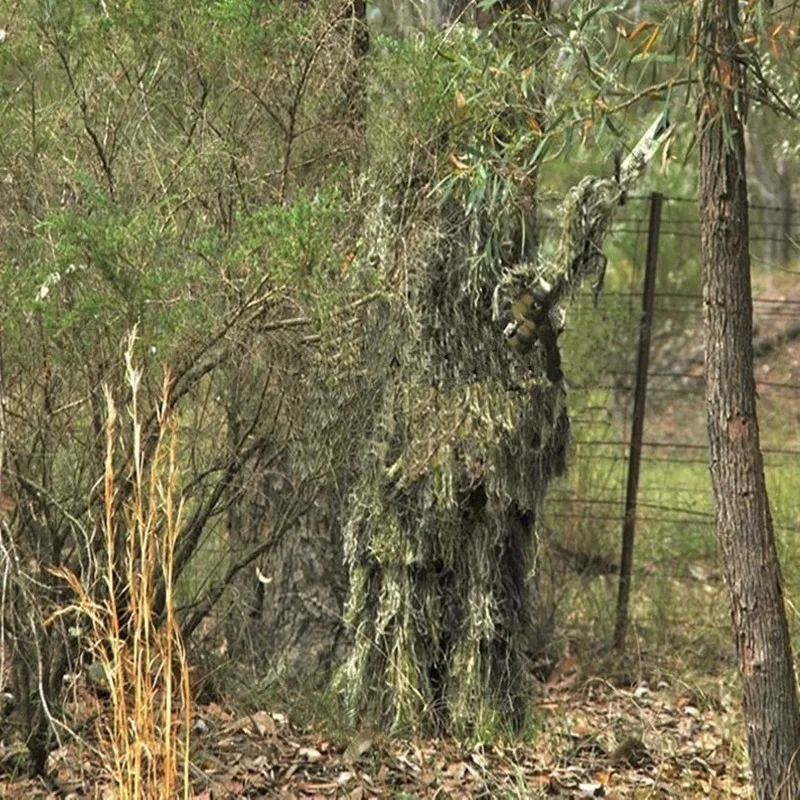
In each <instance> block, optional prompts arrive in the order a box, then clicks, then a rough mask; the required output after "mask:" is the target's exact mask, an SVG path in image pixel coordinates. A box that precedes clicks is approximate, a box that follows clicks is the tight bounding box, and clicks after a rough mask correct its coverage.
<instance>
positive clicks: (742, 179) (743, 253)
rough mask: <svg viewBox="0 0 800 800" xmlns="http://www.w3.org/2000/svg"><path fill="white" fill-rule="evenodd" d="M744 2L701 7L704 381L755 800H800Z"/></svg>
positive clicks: (711, 1) (720, 0)
mask: <svg viewBox="0 0 800 800" xmlns="http://www.w3.org/2000/svg"><path fill="white" fill-rule="evenodd" d="M737 20H738V3H737V2H736V0H702V2H701V4H700V6H699V12H698V19H697V23H698V24H697V48H698V54H699V58H700V66H701V78H702V88H701V92H700V95H699V98H698V114H697V130H698V157H699V196H698V199H699V205H700V219H701V229H702V252H703V322H704V331H705V348H706V359H705V381H706V409H707V421H708V437H709V445H710V469H711V481H712V486H713V492H714V502H715V506H716V531H717V537H718V539H719V543H720V549H721V551H722V559H723V567H724V574H725V583H726V586H727V589H728V595H729V600H730V605H731V618H732V623H733V630H734V635H735V639H736V648H737V652H738V656H739V663H740V669H741V675H742V685H743V691H744V711H745V716H746V720H747V742H748V750H749V753H750V761H751V765H752V769H753V778H754V783H755V789H756V794H757V797H759V798H763V799H764V800H766V799H767V798H770V800H772V798H787V800H788V798H795V797H798V796H800V757H798V748H800V711H799V710H798V698H797V687H796V684H795V676H794V670H793V664H792V651H791V647H790V641H789V629H788V625H787V621H786V613H785V609H784V601H783V590H782V584H781V572H780V566H779V564H778V558H777V553H776V549H775V540H774V534H773V525H772V517H771V515H770V508H769V501H768V497H767V488H766V484H765V481H764V465H763V459H762V455H761V448H760V444H759V432H758V418H757V414H756V403H755V381H754V377H753V342H752V338H753V330H752V293H751V285H750V255H749V233H748V211H747V184H746V170H745V142H744V114H745V108H744V104H745V93H744V82H745V76H744V72H743V67H742V63H741V58H740V54H739V53H738V52H737V50H738V33H739V30H738V22H737Z"/></svg>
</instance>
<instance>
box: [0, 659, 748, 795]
mask: <svg viewBox="0 0 800 800" xmlns="http://www.w3.org/2000/svg"><path fill="white" fill-rule="evenodd" d="M655 680H656V679H654V683H653V684H648V683H644V682H637V683H635V684H631V683H628V684H627V685H622V682H620V681H616V684H615V683H612V682H610V681H608V680H605V679H600V678H590V679H587V678H585V677H583V676H582V674H581V671H580V668H579V666H578V664H577V662H576V661H575V659H572V658H569V657H567V658H565V659H563V660H562V663H561V664H559V665H558V667H557V669H556V671H555V672H554V675H553V678H552V679H551V680H550V682H549V683H547V684H546V685H544V686H543V687H542V692H541V695H540V697H539V698H538V699H537V700H536V702H535V714H534V717H535V723H534V725H533V726H532V732H531V733H529V734H528V735H527V736H526V737H525V738H524V740H519V739H517V740H513V741H512V740H510V739H509V740H505V741H504V740H503V739H502V737H496V738H495V740H494V741H493V742H492V743H491V744H480V743H474V742H473V743H469V744H467V743H459V742H455V741H451V740H443V739H435V740H432V739H419V738H414V739H403V738H390V737H387V736H385V735H383V734H380V733H369V732H364V731H362V732H360V733H359V732H353V731H349V732H344V731H342V730H334V729H332V727H331V725H330V722H328V723H320V724H307V725H303V726H298V725H296V724H293V723H292V722H290V721H289V719H288V718H287V716H285V715H284V714H282V713H279V712H272V711H270V710H268V709H264V710H261V711H256V712H253V713H249V714H243V715H242V714H236V713H234V712H233V711H232V710H230V709H227V708H224V707H223V706H222V705H218V704H210V705H206V706H200V707H197V708H196V709H195V714H194V717H193V732H192V747H191V752H192V757H191V780H192V786H193V792H194V794H193V795H192V796H193V797H194V798H195V800H212V798H235V797H249V798H254V797H283V798H351V800H362V798H363V799H366V798H417V797H420V798H481V797H483V798H538V797H562V798H585V797H610V798H614V797H617V798H673V797H675V798H678V797H681V798H700V797H749V796H750V791H751V790H750V784H749V778H750V776H749V772H748V769H747V766H746V759H745V757H744V754H743V745H742V732H743V729H742V720H741V715H740V713H739V703H738V700H737V699H736V693H735V689H734V688H733V686H731V685H726V684H725V682H724V681H717V682H716V683H714V684H711V683H709V682H708V681H707V680H706V682H705V688H704V689H702V690H701V689H700V688H696V687H695V688H693V687H692V686H690V685H688V684H687V683H685V682H683V681H681V680H677V679H675V680H673V681H670V680H664V679H658V681H657V682H655ZM93 705H94V708H95V709H97V708H98V706H97V703H96V702H95V703H94V704H93V703H89V702H86V698H84V700H83V701H82V702H81V703H80V709H78V708H74V709H72V713H73V714H78V715H82V716H83V717H84V719H83V723H82V724H83V727H84V728H85V729H86V730H80V728H79V732H81V733H82V735H83V736H85V737H86V739H89V740H91V739H93V738H94V737H93V734H92V733H91V731H92V730H93V719H94V718H95V717H94V714H93V713H91V711H90V709H91V708H92V706H93ZM76 722H77V720H76ZM12 755H13V754H12V753H11V752H10V751H4V750H3V748H1V747H0V796H2V797H3V798H6V797H8V798H17V797H20V798H21V797H25V798H29V800H34V799H35V798H47V799H48V800H50V798H52V799H53V800H56V798H71V800H79V799H80V798H102V799H103V800H105V799H106V798H112V797H115V796H116V795H115V792H114V790H113V784H112V783H111V781H110V779H109V777H108V773H107V772H106V771H104V769H103V768H102V765H101V763H100V761H99V760H98V758H97V756H96V755H95V754H93V753H92V749H91V748H90V747H88V746H87V743H86V740H85V741H84V745H83V746H82V747H79V746H78V745H76V744H66V745H65V746H64V747H62V748H59V749H58V750H57V751H55V752H54V753H53V755H52V756H51V760H50V766H51V774H52V775H53V778H54V782H53V783H51V784H50V785H45V783H44V782H43V781H41V780H40V779H30V778H19V779H16V780H12V779H11V778H10V776H9V775H8V773H7V772H6V774H5V775H4V774H3V771H2V770H3V766H4V765H5V766H6V767H8V765H9V764H10V763H11V762H12Z"/></svg>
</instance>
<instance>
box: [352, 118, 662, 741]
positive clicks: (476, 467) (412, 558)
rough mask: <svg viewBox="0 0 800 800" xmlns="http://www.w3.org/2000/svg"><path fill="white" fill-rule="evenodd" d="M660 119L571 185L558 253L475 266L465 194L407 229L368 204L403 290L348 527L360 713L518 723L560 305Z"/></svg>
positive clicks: (443, 724) (443, 721) (559, 469)
mask: <svg viewBox="0 0 800 800" xmlns="http://www.w3.org/2000/svg"><path fill="white" fill-rule="evenodd" d="M665 128H666V123H665V121H663V120H661V121H660V122H659V123H657V124H656V125H654V126H653V127H652V128H651V130H650V131H648V135H646V136H645V138H644V139H643V140H642V142H643V143H644V144H643V143H642V142H640V144H639V145H638V146H637V148H635V149H634V151H633V152H632V153H631V155H630V156H629V157H628V159H627V160H626V162H625V164H624V165H623V168H622V171H621V177H620V178H619V179H603V178H586V179H584V180H583V181H581V182H580V183H579V184H578V185H577V186H576V187H574V188H573V189H572V190H571V191H570V192H569V193H568V195H567V197H566V199H565V201H564V203H563V206H562V209H561V210H562V215H561V216H562V219H563V221H564V222H563V229H562V235H561V239H560V243H559V245H558V247H557V250H556V252H555V253H554V254H553V256H552V257H551V258H550V259H546V258H544V257H542V256H541V254H539V253H538V248H537V249H536V251H535V252H529V254H530V256H531V259H530V260H526V261H524V262H523V263H517V264H508V263H504V262H503V259H502V258H498V259H484V260H482V261H480V262H476V260H475V258H474V257H473V256H474V248H473V247H471V245H470V241H473V242H474V241H476V240H479V239H480V231H478V232H474V231H473V232H471V233H470V234H469V235H465V216H464V213H463V209H461V208H460V207H459V206H458V204H456V203H451V204H449V205H445V206H444V208H442V207H439V208H438V209H437V210H436V213H434V212H433V211H430V213H429V214H426V211H425V209H417V211H416V213H415V219H416V220H417V222H415V224H414V228H413V236H412V235H410V234H409V231H408V229H407V228H406V229H404V228H403V225H402V221H401V223H400V224H398V221H397V219H398V213H397V206H398V202H395V203H394V204H392V203H390V202H388V201H384V204H383V206H382V207H380V208H378V209H377V210H376V211H375V213H374V215H373V217H372V220H371V223H370V224H371V226H372V230H370V231H369V232H368V236H367V237H365V238H367V239H368V241H370V242H371V247H370V258H371V259H372V260H373V263H375V264H378V265H379V266H380V268H381V269H383V270H384V271H385V276H386V279H387V281H388V283H389V285H390V286H392V287H394V288H396V291H397V299H396V300H395V301H393V302H391V303H389V304H387V306H385V307H383V308H382V309H380V311H379V312H378V313H379V315H380V317H379V318H378V319H376V320H374V324H375V330H376V336H383V342H384V346H383V347H376V352H379V353H380V354H381V355H380V358H381V359H382V361H381V364H379V365H377V366H376V367H375V368H376V369H384V370H385V374H384V375H383V376H382V380H383V383H384V390H383V394H382V400H381V404H380V409H379V411H378V414H377V417H376V419H375V421H374V424H373V432H372V445H371V448H370V450H369V451H368V453H366V454H365V456H364V462H363V463H362V465H361V467H362V472H361V479H360V482H359V484H358V486H357V488H356V491H355V493H354V496H353V500H352V505H351V508H350V514H349V518H348V519H347V521H346V524H345V529H344V540H345V558H346V562H347V565H348V567H349V572H350V597H349V602H348V605H347V609H346V620H347V622H348V624H349V625H350V626H352V629H353V634H354V639H353V645H352V647H351V650H350V653H349V656H348V658H347V660H346V662H345V664H344V666H343V667H342V669H341V670H340V672H339V676H338V683H339V686H340V687H341V689H342V691H343V692H344V695H345V698H346V701H347V704H348V707H349V708H350V710H351V711H352V712H353V713H355V714H364V715H366V716H368V717H370V718H372V719H373V720H375V718H376V717H377V718H378V719H379V720H380V721H381V723H382V724H384V725H386V726H387V727H389V728H391V729H393V730H399V729H413V730H420V729H422V730H426V729H427V730H429V731H430V730H439V731H442V730H448V731H451V732H455V733H468V732H469V731H470V730H474V727H475V726H476V725H479V724H481V723H482V722H485V721H487V716H486V715H499V718H502V719H504V720H506V721H511V722H512V723H514V724H520V723H521V722H522V721H523V720H524V718H525V715H526V708H527V706H528V705H529V704H528V703H527V702H526V700H527V699H528V698H529V697H530V688H531V684H530V664H531V659H532V657H533V656H535V655H536V654H537V653H538V652H540V651H541V647H542V644H543V642H542V634H543V631H542V630H541V626H540V624H539V619H538V615H537V598H536V581H535V558H536V544H537V538H536V537H537V522H538V520H539V519H540V516H541V512H542V504H543V501H544V498H545V494H546V491H547V488H548V486H549V484H550V483H551V481H553V479H554V478H556V477H557V476H559V475H561V474H562V473H563V472H564V471H565V469H566V455H567V447H568V440H569V417H568V414H567V407H566V389H565V383H564V377H563V374H562V371H561V359H560V354H559V351H558V342H557V338H558V334H559V332H560V330H561V328H562V327H563V324H564V311H563V305H564V303H565V302H566V301H568V300H569V299H570V297H571V296H572V295H573V293H574V292H575V291H577V290H578V288H579V287H580V286H581V284H582V283H583V282H584V280H585V279H587V278H593V280H594V286H595V291H596V292H599V290H600V288H601V286H602V277H603V273H604V270H605V258H604V256H603V253H602V249H601V248H602V242H603V239H604V237H605V235H606V233H607V231H608V229H609V226H610V223H611V220H612V216H613V213H614V209H615V207H616V206H617V205H618V204H619V200H620V196H621V193H622V192H623V191H624V190H625V189H626V188H628V186H629V185H630V184H631V183H632V182H633V180H634V179H635V178H636V177H637V176H638V175H639V173H640V172H641V171H642V169H643V168H644V165H645V164H646V162H647V161H648V160H649V158H650V156H651V155H652V152H653V151H654V150H655V147H656V146H657V142H658V139H659V137H660V136H661V134H662V133H663V131H664V130H665ZM421 194H422V193H419V192H418V193H417V195H416V196H417V197H419V196H420V195H421ZM417 202H420V201H417ZM426 218H427V219H428V220H429V221H428V224H427V225H425V226H423V223H422V222H421V220H424V219H426ZM531 249H533V248H531ZM476 264H477V266H476ZM495 718H498V717H495Z"/></svg>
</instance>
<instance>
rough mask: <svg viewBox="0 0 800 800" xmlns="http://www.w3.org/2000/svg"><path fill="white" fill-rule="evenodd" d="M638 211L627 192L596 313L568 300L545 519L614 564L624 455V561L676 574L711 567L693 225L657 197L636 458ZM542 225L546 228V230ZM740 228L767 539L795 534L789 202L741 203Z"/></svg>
mask: <svg viewBox="0 0 800 800" xmlns="http://www.w3.org/2000/svg"><path fill="white" fill-rule="evenodd" d="M650 203H651V198H650V197H649V196H648V197H642V196H632V197H628V198H627V205H626V207H625V208H623V209H620V213H619V215H618V218H617V224H616V226H615V228H614V231H613V234H612V237H611V240H610V243H609V247H608V255H609V273H610V274H609V277H608V278H607V288H606V290H605V291H604V292H603V294H602V297H601V299H600V302H599V304H598V305H597V306H595V305H594V304H593V302H592V298H591V297H585V298H581V299H579V300H578V301H577V302H576V304H575V306H574V308H573V310H572V317H574V318H575V319H574V320H573V319H572V318H571V319H570V322H569V325H570V326H573V325H574V330H572V331H571V330H570V328H569V327H568V329H567V331H566V332H565V334H564V339H563V340H562V341H563V343H564V345H563V346H564V351H565V363H566V364H567V368H566V370H565V372H566V375H567V383H568V395H569V397H570V404H571V412H572V424H573V442H572V456H571V458H572V463H571V469H570V473H569V476H568V477H567V478H566V479H565V480H564V481H563V482H562V483H561V484H560V485H559V486H557V487H555V489H554V491H553V492H552V494H551V495H550V497H549V500H548V508H547V513H546V524H547V526H548V527H549V528H550V529H551V531H552V532H553V533H554V534H555V537H556V538H557V540H558V541H562V542H567V543H572V545H573V546H574V548H575V549H578V548H580V549H581V550H584V551H585V550H586V549H587V548H588V549H590V550H597V549H598V548H599V549H600V550H603V551H604V554H605V556H606V557H607V560H609V559H610V560H612V561H614V562H616V561H617V559H616V555H618V548H619V545H618V541H619V537H620V533H621V532H622V530H623V524H624V522H625V519H626V515H627V514H628V513H629V511H630V510H631V506H630V497H629V496H626V490H627V491H628V492H629V491H630V489H629V487H628V483H629V474H628V473H629V469H630V467H631V464H632V460H633V461H636V462H637V466H638V469H639V480H638V486H636V487H635V489H636V491H635V495H634V504H633V513H634V515H635V522H636V525H637V530H636V541H637V545H636V547H637V552H641V556H637V559H639V564H638V565H635V566H642V565H644V563H645V561H648V560H649V561H650V562H651V563H655V562H659V563H665V564H666V566H665V569H664V570H663V571H662V572H661V575H662V577H665V578H671V577H674V576H675V575H682V574H686V567H687V561H689V560H692V559H698V558H700V559H708V560H715V559H716V545H715V541H714V536H713V524H714V510H713V503H712V497H711V486H710V477H709V473H708V457H707V447H708V444H707V439H706V433H705V421H706V417H705V387H704V381H703V347H702V292H701V288H700V283H701V275H700V230H699V224H698V219H697V213H696V199H695V198H690V197H663V211H662V212H661V218H660V230H658V239H657V241H658V259H657V265H656V267H655V291H654V296H653V303H652V316H651V318H650V319H649V321H648V324H649V328H650V334H651V337H650V338H651V343H650V348H649V368H648V369H647V371H646V381H645V384H646V402H643V404H642V408H643V412H642V413H643V414H644V417H643V435H642V439H641V442H640V446H639V448H638V452H634V450H635V449H636V444H635V443H634V450H632V439H631V432H632V429H633V428H634V406H635V405H636V403H635V398H636V394H637V392H642V391H643V390H644V387H643V386H642V385H640V384H641V381H639V380H637V358H636V352H637V346H638V342H639V336H640V331H641V327H642V320H643V311H642V308H643V305H642V301H643V291H644V283H645V281H644V277H645V264H646V254H645V249H646V243H647V239H648V235H649V232H650V225H651V217H650ZM553 226H554V227H555V226H556V222H555V221H553ZM547 230H548V223H547V222H546V223H545V226H544V233H545V236H546V235H547ZM750 233H751V236H750V241H751V259H752V263H753V271H754V296H753V317H754V353H755V356H756V365H755V369H756V375H755V377H756V389H757V392H758V396H759V406H758V408H759V416H760V427H761V439H762V452H763V455H764V463H765V471H766V473H767V478H768V484H769V488H770V492H771V496H772V497H771V499H772V505H773V515H774V519H775V528H776V531H778V533H779V535H786V536H791V535H793V534H797V533H800V402H798V400H799V399H800V284H798V286H797V287H796V288H795V286H794V281H793V279H792V278H791V276H792V275H794V274H800V208H787V207H780V206H771V205H764V204H753V205H751V206H750ZM573 351H574V352H573ZM587 365H588V366H587ZM642 400H644V398H642ZM687 532H689V534H688V535H687ZM612 548H614V549H613V550H612ZM615 550H616V552H614V551H615ZM612 556H613V558H612ZM619 561H620V562H621V563H622V562H624V556H623V557H622V558H620V559H619ZM616 568H617V569H618V568H619V567H616ZM798 580H800V575H798Z"/></svg>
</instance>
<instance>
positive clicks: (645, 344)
mask: <svg viewBox="0 0 800 800" xmlns="http://www.w3.org/2000/svg"><path fill="white" fill-rule="evenodd" d="M662 201H663V197H662V195H660V194H658V193H657V192H654V193H653V194H651V195H650V223H649V226H648V231H647V263H646V267H645V274H644V291H643V293H642V321H641V325H640V328H639V355H638V358H637V361H636V386H635V389H634V391H635V394H634V398H633V424H632V426H631V446H630V455H629V457H628V486H627V491H626V493H625V516H624V518H623V521H622V556H621V558H620V567H619V595H618V596H617V622H616V626H615V628H614V646H615V647H616V648H617V650H623V649H624V647H625V635H626V633H627V631H628V605H629V599H630V590H631V570H632V568H633V539H634V533H635V531H636V495H637V491H638V488H639V467H640V465H641V461H642V434H643V432H644V415H645V400H646V399H647V367H648V363H649V360H650V329H651V327H652V323H653V304H654V300H655V288H656V264H657V262H658V234H659V229H660V227H661V205H662Z"/></svg>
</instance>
